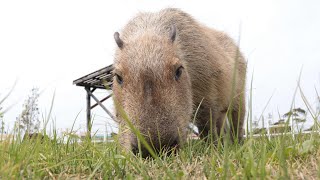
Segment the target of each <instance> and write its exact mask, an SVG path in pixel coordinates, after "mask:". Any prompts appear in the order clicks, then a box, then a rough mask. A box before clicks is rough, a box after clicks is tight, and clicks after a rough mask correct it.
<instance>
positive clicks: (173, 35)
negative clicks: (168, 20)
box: [170, 25, 177, 42]
mask: <svg viewBox="0 0 320 180" xmlns="http://www.w3.org/2000/svg"><path fill="white" fill-rule="evenodd" d="M176 34H177V31H176V26H175V25H172V26H171V27H170V39H171V41H172V42H174V40H175V39H176Z"/></svg>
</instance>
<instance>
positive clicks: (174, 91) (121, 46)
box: [113, 26, 192, 153]
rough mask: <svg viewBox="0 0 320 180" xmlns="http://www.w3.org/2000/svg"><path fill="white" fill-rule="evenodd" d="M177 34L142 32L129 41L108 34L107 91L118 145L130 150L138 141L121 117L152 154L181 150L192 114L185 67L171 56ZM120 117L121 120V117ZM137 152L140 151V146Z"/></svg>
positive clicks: (143, 150) (175, 55) (174, 54)
mask: <svg viewBox="0 0 320 180" xmlns="http://www.w3.org/2000/svg"><path fill="white" fill-rule="evenodd" d="M176 36H178V34H177V30H176V28H175V26H172V27H170V28H167V34H166V35H162V34H159V33H156V32H155V31H151V30H146V31H144V32H143V33H140V34H134V35H132V36H130V35H126V36H124V37H122V36H121V34H119V33H118V32H116V33H115V34H114V38H115V41H116V44H117V46H118V48H117V51H116V54H115V61H114V71H113V74H114V79H113V92H114V102H115V105H116V117H117V120H118V121H119V124H120V134H119V141H120V143H121V144H122V145H123V146H124V147H125V148H127V149H129V150H132V151H136V150H137V149H138V140H137V137H136V135H135V134H134V133H133V132H132V130H131V129H130V128H128V124H127V122H126V120H125V119H124V118H125V117H128V120H129V121H130V122H131V123H132V124H133V125H134V127H135V128H136V129H137V130H139V131H140V133H141V134H142V135H143V137H144V138H145V140H146V141H147V142H148V143H149V144H150V146H151V147H153V148H154V149H155V150H156V151H159V150H160V149H161V148H166V147H167V148H171V147H177V146H179V145H181V143H182V142H183V141H184V140H185V139H186V135H187V126H188V123H189V120H190V118H191V114H192V92H191V82H190V77H189V75H188V71H187V69H188V67H187V65H186V63H185V62H184V61H182V60H181V59H179V57H178V55H177V52H176V46H177V43H176ZM124 113H125V115H124ZM142 152H143V153H144V152H146V149H145V147H143V146H142Z"/></svg>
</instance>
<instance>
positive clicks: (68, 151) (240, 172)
mask: <svg viewBox="0 0 320 180" xmlns="http://www.w3.org/2000/svg"><path fill="white" fill-rule="evenodd" d="M55 137H56V136H55ZM55 137H54V139H53V140H48V139H45V140H44V141H41V140H40V139H37V140H27V141H23V142H22V143H19V142H18V141H13V142H8V141H3V142H1V143H0V179H70V178H74V179H110V178H111V179H114V178H115V179H122V178H125V179H136V178H139V179H141V178H142V179H216V178H219V179H252V178H253V179H257V178H258V179H274V178H276V179H304V178H306V179H318V178H320V168H319V163H320V148H319V145H320V141H319V134H316V133H314V134H310V135H298V136H296V138H295V139H292V136H287V135H283V136H278V137H275V138H272V139H271V140H268V138H266V137H260V138H248V139H246V140H245V141H244V143H243V144H242V145H237V144H229V143H226V144H225V145H224V146H222V145H218V146H212V145H210V143H205V142H203V141H201V140H190V141H189V142H188V144H186V146H185V147H183V148H182V149H180V150H179V152H178V153H176V154H168V153H161V154H160V155H159V158H156V159H154V158H146V159H143V158H141V157H139V156H135V155H133V154H131V153H125V152H121V151H120V150H118V148H117V146H116V145H115V144H114V143H91V142H90V141H89V140H87V141H84V142H82V143H77V142H71V141H70V139H69V140H68V139H67V141H66V143H62V142H63V139H55Z"/></svg>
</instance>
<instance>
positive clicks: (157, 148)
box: [131, 138, 180, 158]
mask: <svg viewBox="0 0 320 180" xmlns="http://www.w3.org/2000/svg"><path fill="white" fill-rule="evenodd" d="M148 144H149V146H150V147H151V148H152V150H153V151H154V152H155V153H157V154H159V152H165V151H167V152H168V151H171V150H174V151H176V150H177V149H178V148H179V147H180V146H179V144H180V143H179V138H175V139H171V140H169V141H167V142H161V143H159V142H158V143H155V142H153V143H149V142H148ZM159 144H161V145H159ZM140 147H141V155H142V157H144V158H145V157H151V154H150V152H149V151H148V149H147V148H146V147H145V146H144V145H143V144H141V145H140ZM131 151H132V152H133V153H134V154H136V155H137V154H138V153H140V150H139V145H138V141H135V142H131Z"/></svg>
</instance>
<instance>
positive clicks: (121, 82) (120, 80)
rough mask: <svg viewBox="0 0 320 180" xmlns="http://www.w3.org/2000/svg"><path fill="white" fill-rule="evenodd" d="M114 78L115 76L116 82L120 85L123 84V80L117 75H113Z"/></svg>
mask: <svg viewBox="0 0 320 180" xmlns="http://www.w3.org/2000/svg"><path fill="white" fill-rule="evenodd" d="M115 76H116V79H117V82H118V83H119V84H120V85H122V84H123V79H122V77H121V76H120V75H119V74H115Z"/></svg>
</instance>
